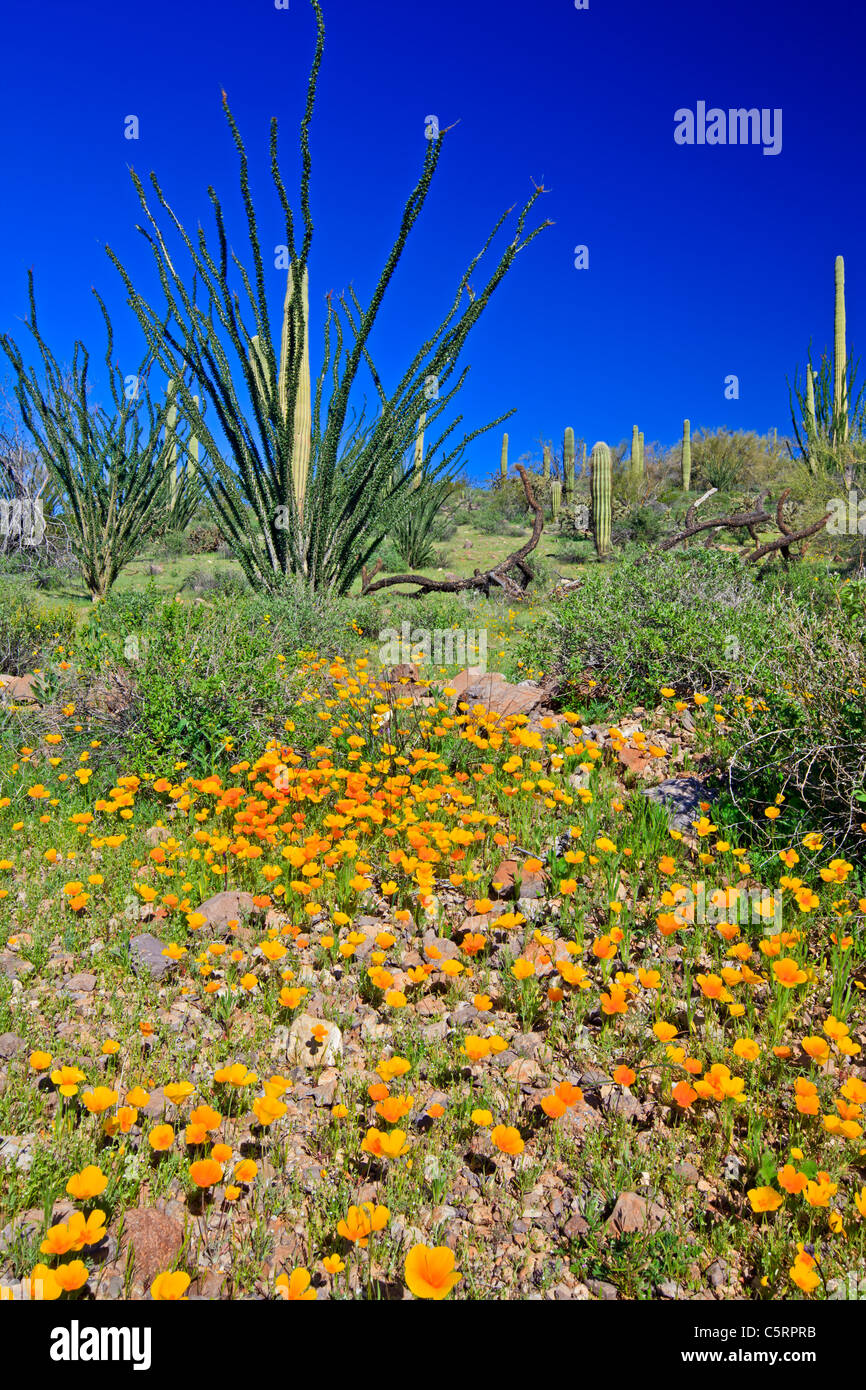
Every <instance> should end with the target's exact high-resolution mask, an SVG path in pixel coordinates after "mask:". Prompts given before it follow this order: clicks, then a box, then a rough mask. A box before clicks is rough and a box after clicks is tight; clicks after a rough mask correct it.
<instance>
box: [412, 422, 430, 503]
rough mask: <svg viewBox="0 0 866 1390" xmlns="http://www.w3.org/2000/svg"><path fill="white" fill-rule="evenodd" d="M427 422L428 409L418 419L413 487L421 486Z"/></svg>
mask: <svg viewBox="0 0 866 1390" xmlns="http://www.w3.org/2000/svg"><path fill="white" fill-rule="evenodd" d="M426 424H427V411H426V410H425V411H424V413H423V415H422V416H421V418H420V420H419V421H418V433H417V434H416V436H415V475H414V477H413V479H412V486H413V488H418V487H420V486H421V466H422V464H423V462H424V426H425V425H426Z"/></svg>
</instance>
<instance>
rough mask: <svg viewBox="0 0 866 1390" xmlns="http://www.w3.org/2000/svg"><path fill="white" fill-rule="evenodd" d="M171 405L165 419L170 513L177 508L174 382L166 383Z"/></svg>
mask: <svg viewBox="0 0 866 1390" xmlns="http://www.w3.org/2000/svg"><path fill="white" fill-rule="evenodd" d="M167 391H168V395H169V397H170V399H171V405H170V406H169V407H168V414H167V415H166V417H165V442H166V444H167V445H168V448H167V451H166V455H165V471H166V473H167V474H168V505H169V507H170V508H171V510H172V511H174V509H175V507H176V506H177V406H176V405H175V397H174V382H173V381H170V382H169V383H168V388H167Z"/></svg>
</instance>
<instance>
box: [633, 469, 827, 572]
mask: <svg viewBox="0 0 866 1390" xmlns="http://www.w3.org/2000/svg"><path fill="white" fill-rule="evenodd" d="M790 492H791V489H790V488H786V489H785V491H784V492H783V493H781V494H780V496H779V500H778V502H777V503H776V515H775V518H774V517H773V516H772V515H771V513H770V512H768V511H767V510H766V508H765V505H764V499H765V496H766V494H763V495H762V496H761V497H760V498H759V499H758V505H757V507H756V509H755V510H754V511H751V512H737V513H736V514H735V515H734V516H717V517H714V518H713V519H712V520H711V521H695V512H696V510H697V508H698V507H699V506H700V504H701V502H704V501H705V500H706V498H707V497H709V496H711V495H712V493H705V495H704V497H702V498H701V499H700V501H698V502H696V503H695V504H694V506H692V507H690V508H689V510H688V512H687V514H686V523H687V525H686V529H685V530H684V531H680V533H679V535H676V536H671V537H670V539H669V540H666V541H663V542H662V543H661V545H660V546H659V547H658V549H659V550H672V549H673V547H674V546H675V545H679V544H680V543H681V542H682V541H686V540H689V539H690V537H692V536H696V535H698V533H699V532H700V531H709V530H719V531H723V530H728V529H730V530H734V531H735V530H738V529H745V530H746V531H748V533H749V535H750V536H751V538H752V540H753V541H754V542H755V549H754V550H753V551H752V552H751V553H750V554H748V555H746V556H745V558H746V560H747V562H748V563H749V564H750V565H751V564H754V563H755V561H756V560H761V559H763V558H764V556H765V555H772V554H774V553H775V552H776V551H777V550H778V551H781V553H782V558H783V559H784V560H785V561H786V562H788V561H790V559H791V546H792V545H796V544H797V542H798V541H804V540H807V539H808V538H809V536H814V535H816V534H817V533H818V532H819V531H821V530H823V528H824V527H825V526H826V525H827V522H828V521H829V520H830V513H829V512H828V513H827V515H826V516H823V517H822V518H821V520H820V521H816V522H815V523H814V525H812V526H807V527H804V528H803V530H801V531H794V530H793V529H792V527H791V526H789V524H788V522H787V521H786V520H785V514H784V505H785V502H786V501H787V500H788V497H789V496H790ZM773 520H775V522H776V525H777V527H778V528H779V530H780V531H781V532H782V534H781V536H780V537H779V538H778V539H777V540H774V541H767V543H766V544H765V545H761V544H760V538H759V536H758V533H757V527H759V526H766V525H767V524H768V523H769V522H772V521H773Z"/></svg>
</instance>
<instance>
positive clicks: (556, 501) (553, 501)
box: [550, 478, 562, 521]
mask: <svg viewBox="0 0 866 1390" xmlns="http://www.w3.org/2000/svg"><path fill="white" fill-rule="evenodd" d="M561 505H562V483H561V482H560V481H559V479H558V478H554V480H553V482H552V483H551V484H550V514H551V517H552V518H553V520H554V521H555V520H556V518H557V517H558V516H559V508H560V506H561Z"/></svg>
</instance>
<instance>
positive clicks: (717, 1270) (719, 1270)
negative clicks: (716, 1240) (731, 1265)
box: [707, 1260, 728, 1289]
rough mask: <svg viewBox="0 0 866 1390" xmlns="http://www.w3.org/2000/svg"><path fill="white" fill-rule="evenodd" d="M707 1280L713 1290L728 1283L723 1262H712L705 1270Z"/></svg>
mask: <svg viewBox="0 0 866 1390" xmlns="http://www.w3.org/2000/svg"><path fill="white" fill-rule="evenodd" d="M707 1279H708V1280H709V1282H710V1284H711V1285H712V1287H713V1288H714V1289H720V1288H721V1286H722V1284H726V1283H727V1282H728V1266H727V1265H726V1264H725V1262H724V1260H713V1263H712V1264H711V1265H710V1267H709V1269H708V1270H707Z"/></svg>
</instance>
